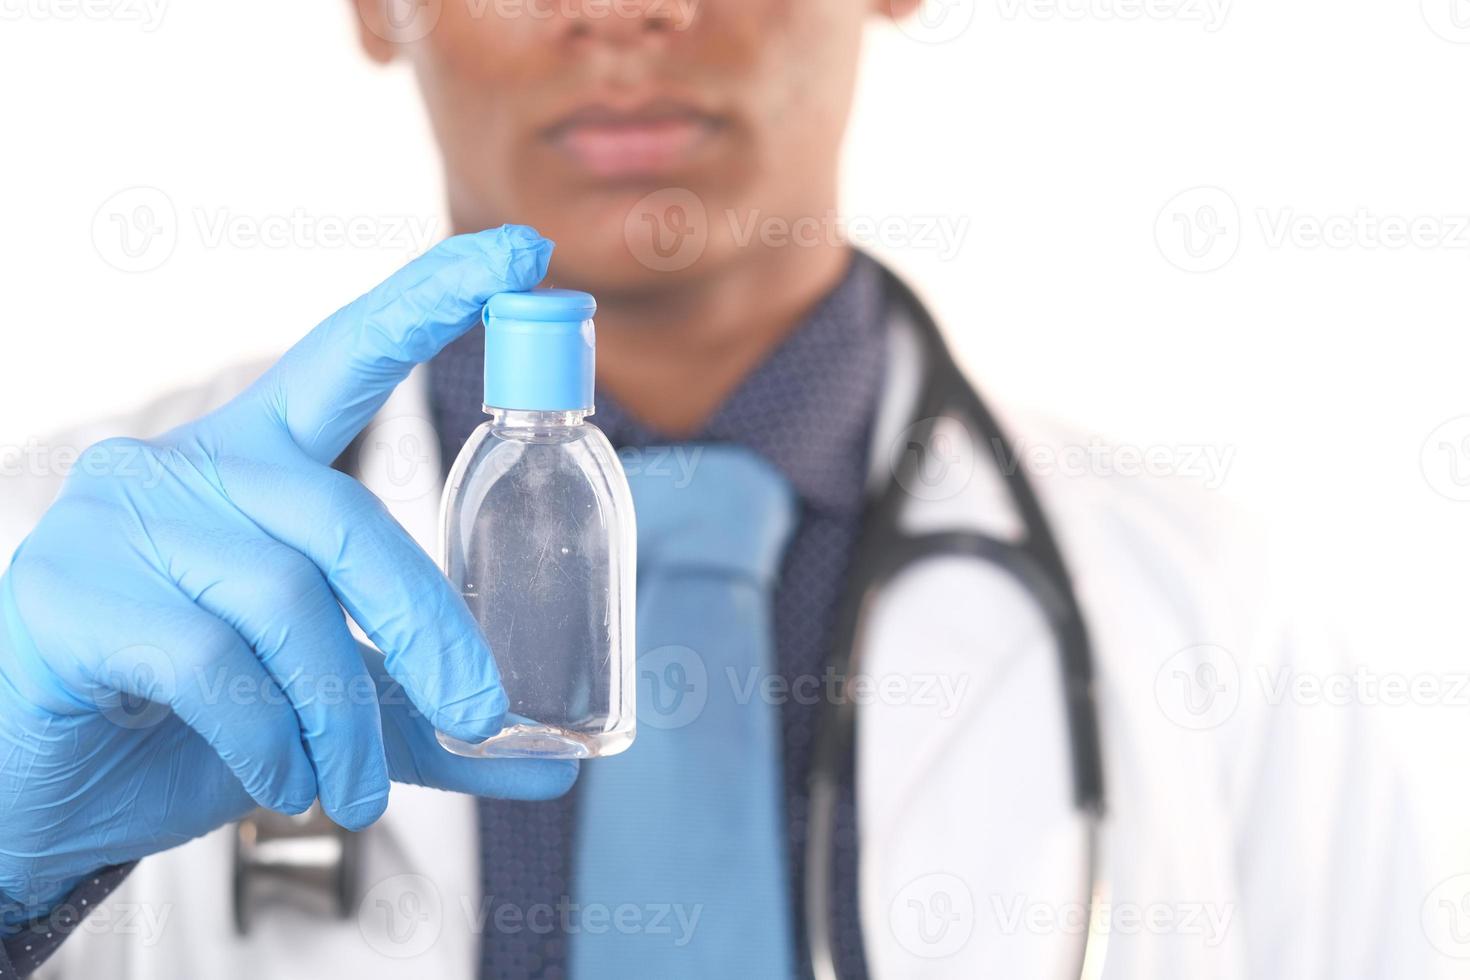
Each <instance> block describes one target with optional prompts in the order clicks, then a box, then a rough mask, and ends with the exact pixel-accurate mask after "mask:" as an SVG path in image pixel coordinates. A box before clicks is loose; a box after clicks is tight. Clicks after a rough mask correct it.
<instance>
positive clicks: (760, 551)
mask: <svg viewBox="0 0 1470 980" xmlns="http://www.w3.org/2000/svg"><path fill="white" fill-rule="evenodd" d="M664 455H665V454H664V453H663V452H662V451H661V450H659V449H658V448H657V447H653V448H649V449H645V450H643V451H642V453H641V455H640V457H639V465H636V466H630V467H629V468H628V469H629V472H628V483H629V485H630V486H631V487H632V490H633V503H634V506H635V508H636V510H637V515H638V566H639V569H640V571H642V570H650V571H658V572H661V573H662V572H669V571H696V570H709V571H718V572H723V573H726V574H730V575H741V576H747V577H749V578H751V579H752V580H754V581H755V582H757V583H758V584H761V585H770V584H771V582H772V581H773V580H774V578H775V575H776V571H777V569H778V567H779V565H780V561H781V556H782V554H783V553H784V552H785V549H786V543H787V541H788V540H789V539H790V537H791V532H792V530H793V528H794V527H795V525H796V496H795V494H794V492H793V491H792V489H791V485H790V484H789V483H788V482H787V481H786V478H785V477H783V476H782V475H781V473H780V472H779V471H778V470H777V469H776V468H775V467H774V466H772V465H771V464H770V463H768V462H766V461H765V460H764V459H762V458H761V457H760V456H757V455H756V454H755V453H753V452H751V451H750V450H748V449H744V448H741V447H739V446H730V445H694V446H679V447H677V455H678V458H679V461H680V465H673V464H672V463H670V464H668V465H664V466H659V465H655V463H656V460H658V459H659V457H660V456H664ZM673 456H674V453H673V451H670V453H669V454H667V455H666V457H665V458H668V459H672V458H673Z"/></svg>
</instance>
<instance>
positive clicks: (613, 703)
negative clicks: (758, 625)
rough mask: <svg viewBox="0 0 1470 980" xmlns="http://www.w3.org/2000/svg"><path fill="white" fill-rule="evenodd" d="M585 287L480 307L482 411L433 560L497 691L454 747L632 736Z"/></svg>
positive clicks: (611, 471)
mask: <svg viewBox="0 0 1470 980" xmlns="http://www.w3.org/2000/svg"><path fill="white" fill-rule="evenodd" d="M596 309H597V304H596V302H595V301H594V300H593V298H592V297H591V296H589V295H588V294H586V293H579V292H575V291H572V290H566V289H538V290H534V291H531V292H524V293H499V294H497V295H496V296H494V297H492V298H491V300H490V302H489V303H488V304H486V306H485V314H484V320H485V404H484V409H485V413H486V415H487V416H488V418H487V420H486V421H485V422H484V423H483V424H481V425H480V427H479V428H477V429H475V431H474V433H473V434H472V435H471V436H470V438H469V441H468V442H467V443H465V447H464V449H463V450H462V451H461V452H460V454H459V458H458V459H457V460H455V462H454V467H453V469H451V471H450V473H449V479H448V482H447V483H446V485H445V488H444V501H443V509H442V514H441V517H442V537H441V539H440V554H441V561H442V567H443V569H444V574H445V575H447V576H448V577H449V580H450V581H451V582H453V583H454V585H455V587H456V588H458V589H459V590H460V594H461V595H463V596H464V600H465V602H466V603H467V604H468V605H469V607H470V612H471V613H472V614H473V615H474V617H475V620H476V622H478V623H479V625H480V629H481V630H482V631H483V632H484V634H485V640H486V642H487V643H488V644H489V647H490V652H491V654H492V655H493V656H494V657H495V661H496V663H497V664H498V665H499V668H500V674H501V680H502V683H503V684H504V685H505V691H506V694H507V695H508V696H509V698H510V710H509V712H508V714H507V715H506V721H505V727H504V728H503V729H502V730H501V731H500V733H499V734H497V735H495V736H493V737H491V738H489V739H487V740H485V741H483V742H480V743H479V744H470V743H467V742H461V741H459V740H457V739H453V738H450V737H449V736H447V735H445V734H444V733H443V732H440V733H439V742H440V744H442V745H443V746H444V747H445V748H447V749H448V750H449V751H451V752H454V753H456V754H458V755H466V756H475V757H491V758H504V757H535V758H543V759H545V758H557V759H582V758H589V757H592V756H601V755H613V754H614V753H617V752H621V751H623V750H624V749H626V748H627V747H628V746H629V745H631V744H632V742H633V735H634V705H633V693H634V688H635V684H636V680H635V676H634V648H633V616H634V614H633V588H634V576H635V568H636V556H635V549H636V546H637V532H636V530H635V527H634V521H633V497H632V494H631V492H630V491H629V489H628V480H627V477H626V476H624V474H623V468H622V465H621V464H620V463H619V462H618V457H617V454H616V453H614V452H613V448H612V446H611V444H609V443H608V441H607V437H606V436H604V435H603V434H602V431H601V430H599V429H598V428H597V427H596V426H594V425H592V424H591V423H589V422H587V421H585V419H586V417H587V416H588V415H590V414H592V411H593V402H592V385H593V358H594V352H595V347H596V343H595V337H594V332H593V325H592V316H593V314H594V312H596Z"/></svg>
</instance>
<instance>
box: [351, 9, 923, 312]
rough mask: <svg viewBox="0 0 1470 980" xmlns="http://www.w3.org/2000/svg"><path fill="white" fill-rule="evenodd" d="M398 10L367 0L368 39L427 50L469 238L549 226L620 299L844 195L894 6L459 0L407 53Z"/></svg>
mask: <svg viewBox="0 0 1470 980" xmlns="http://www.w3.org/2000/svg"><path fill="white" fill-rule="evenodd" d="M385 4H386V5H387V7H386V11H391V9H392V8H393V7H397V6H400V0H358V6H359V10H360V13H361V14H362V17H363V22H364V25H365V28H364V31H363V38H364V42H365V43H366V45H367V46H368V48H369V50H370V52H371V53H373V54H374V55H375V56H378V57H382V58H386V57H390V56H392V54H394V53H405V54H406V56H407V57H409V58H411V59H412V62H413V65H414V67H415V70H416V72H417V74H418V78H419V82H420V86H421V88H422V91H423V95H424V99H425V102H426V103H427V106H428V109H429V114H430V117H431V119H432V122H433V126H434V130H435V132H436V134H437V136H438V140H439V144H440V147H441V149H442V151H443V155H444V160H445V169H446V175H447V180H448V192H449V204H450V210H451V217H452V220H453V222H454V224H455V228H456V230H459V231H469V230H475V229H479V228H483V227H488V226H491V225H495V224H500V223H503V222H517V223H522V224H529V225H533V226H534V227H536V228H537V229H538V230H539V231H541V232H542V233H543V234H545V235H546V236H547V237H549V238H552V239H553V240H555V241H556V242H557V252H556V257H555V260H554V265H553V278H554V279H555V280H556V281H557V282H558V283H560V284H565V285H569V286H573V285H574V286H579V287H583V288H587V289H592V290H594V291H599V292H603V293H606V294H613V293H617V292H620V291H639V290H643V289H647V288H660V287H666V286H668V285H670V284H671V279H670V277H689V278H697V277H700V276H703V275H707V274H709V273H710V272H712V271H716V270H718V269H719V268H720V267H721V265H722V264H726V263H730V262H732V261H738V258H739V256H740V255H741V254H742V253H741V251H740V242H741V241H742V240H743V239H744V238H745V236H746V235H747V234H748V230H749V229H750V228H753V227H758V226H759V223H760V222H764V221H775V222H790V221H793V220H794V219H796V218H799V217H801V216H803V215H818V216H821V215H823V214H824V212H825V211H826V210H827V209H828V208H830V207H832V206H833V205H834V204H835V195H836V191H835V183H836V173H837V156H838V150H839V146H840V143H841V140H842V133H843V129H844V127H845V123H846V118H847V111H848V105H849V102H850V99H851V94H852V88H853V81H854V76H855V71H856V66H857V60H858V53H859V47H860V41H861V34H862V27H863V19H864V17H865V15H866V14H867V13H868V12H869V10H870V9H871V8H872V7H873V5H874V4H876V5H877V6H878V7H880V8H882V9H884V10H887V9H888V8H889V7H890V6H891V5H892V4H891V0H443V2H442V6H440V7H439V12H438V18H437V21H435V22H434V26H433V28H432V30H430V31H429V32H428V33H427V35H426V36H423V37H421V38H416V39H413V38H406V39H405V41H406V43H404V44H402V45H396V44H386V43H384V41H383V39H384V38H393V37H395V34H394V27H393V25H392V23H391V22H390V21H388V20H387V19H386V17H385V6H384V5H385ZM898 5H899V6H906V4H904V3H902V0H900V3H899V4H898ZM421 30H422V27H420V29H419V31H415V32H414V33H419V32H421ZM650 195H651V196H650ZM691 236H693V237H692V238H691ZM706 236H707V237H706ZM681 249H682V250H681Z"/></svg>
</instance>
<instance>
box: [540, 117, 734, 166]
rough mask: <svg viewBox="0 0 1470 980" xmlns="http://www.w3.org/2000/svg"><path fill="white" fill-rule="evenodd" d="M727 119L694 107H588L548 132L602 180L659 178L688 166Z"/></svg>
mask: <svg viewBox="0 0 1470 980" xmlns="http://www.w3.org/2000/svg"><path fill="white" fill-rule="evenodd" d="M721 126H722V120H721V119H720V118H719V117H717V116H713V115H711V114H709V113H706V112H703V111H700V110H698V109H696V108H694V107H693V106H689V105H686V104H682V103H674V102H659V103H649V104H646V105H643V106H640V107H636V108H631V109H620V108H614V107H610V106H606V105H592V106H585V107H583V108H580V109H578V110H576V111H575V112H573V113H571V114H569V115H567V116H565V117H563V118H562V119H561V120H560V121H558V122H557V123H556V124H555V125H553V126H551V127H550V128H548V129H547V130H546V134H545V135H546V139H547V141H548V143H549V144H550V145H551V146H552V148H553V149H555V150H556V151H557V152H558V153H559V154H561V156H562V157H564V158H565V159H566V160H568V161H569V162H570V163H571V164H572V165H573V166H575V167H577V168H578V169H580V170H582V171H584V172H586V173H587V174H588V175H590V176H593V177H597V178H603V179H627V178H637V177H658V176H664V175H667V174H670V173H673V172H676V171H678V170H680V169H682V168H684V167H686V166H688V165H689V163H690V162H691V161H693V159H694V158H695V157H696V156H697V154H698V153H699V151H700V150H701V149H702V148H703V147H704V146H705V144H706V143H707V142H708V141H709V140H710V139H711V138H712V137H713V136H714V135H715V134H716V133H717V132H718V131H719V130H720V128H721Z"/></svg>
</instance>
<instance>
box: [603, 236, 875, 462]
mask: <svg viewBox="0 0 1470 980" xmlns="http://www.w3.org/2000/svg"><path fill="white" fill-rule="evenodd" d="M850 261H851V252H850V250H849V249H848V248H847V247H845V246H839V245H832V246H822V247H816V248H810V247H803V248H795V247H793V248H784V249H756V250H753V251H751V252H748V253H746V254H744V255H742V256H741V257H740V258H739V259H737V260H736V261H734V262H731V263H730V264H729V267H728V268H724V269H721V270H720V271H719V272H717V273H716V274H714V275H712V276H707V277H703V278H700V279H698V280H694V281H687V282H671V283H670V284H668V285H666V286H660V287H659V288H658V289H657V290H643V291H637V292H628V293H613V294H608V293H605V292H604V293H601V294H599V295H598V297H597V306H598V309H597V384H598V387H600V388H602V389H603V390H605V391H607V392H608V393H609V394H611V395H612V396H613V397H614V398H615V399H617V401H618V403H619V404H620V405H622V406H624V407H625V408H626V409H628V411H630V412H631V413H633V415H635V416H636V417H637V418H639V419H640V420H641V421H643V422H644V424H646V425H648V426H650V427H652V428H654V429H657V430H658V431H659V432H661V433H663V434H665V435H668V436H671V437H687V436H690V435H693V434H694V433H695V432H697V431H698V430H699V429H700V428H701V427H703V425H704V424H705V423H706V422H707V421H708V420H709V418H710V416H711V415H713V414H714V412H715V411H716V410H717V409H718V408H719V407H720V405H721V404H723V403H724V401H725V400H726V399H727V398H728V397H729V396H730V395H731V394H732V393H733V392H734V391H735V389H736V388H738V387H739V385H740V383H741V382H742V381H744V380H745V379H746V377H748V376H749V375H750V373H751V372H752V371H754V370H755V369H756V368H757V367H758V366H759V365H760V364H761V362H762V361H763V360H764V359H765V358H766V357H767V356H768V355H769V354H770V353H771V351H772V350H774V349H775V348H776V347H777V346H778V345H779V344H780V343H781V342H782V341H783V340H785V339H786V338H787V337H788V336H789V335H790V334H791V333H792V331H794V330H795V329H796V328H797V327H798V326H799V325H800V324H801V322H802V321H803V320H804V319H805V318H806V317H807V315H808V314H809V313H810V312H811V310H812V308H813V307H815V306H816V304H817V303H818V302H819V301H820V300H821V299H822V298H823V297H824V296H826V295H827V294H828V293H829V292H831V291H832V290H833V289H835V288H836V286H837V284H838V283H839V282H840V281H841V280H842V276H843V274H844V273H845V272H846V270H847V266H848V263H849V262H850Z"/></svg>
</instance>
